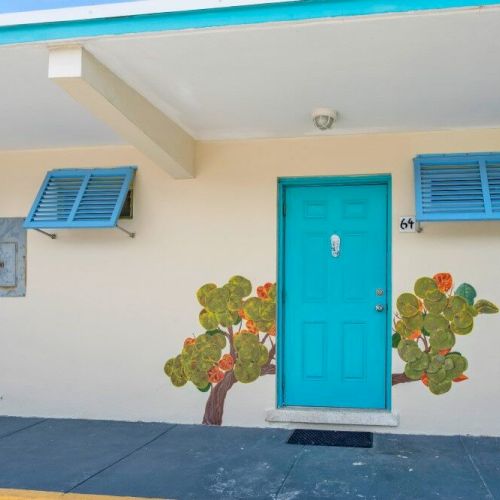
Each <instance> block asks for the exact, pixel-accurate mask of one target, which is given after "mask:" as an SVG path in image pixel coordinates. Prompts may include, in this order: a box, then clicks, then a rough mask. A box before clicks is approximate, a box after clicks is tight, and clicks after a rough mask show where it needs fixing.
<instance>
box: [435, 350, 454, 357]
mask: <svg viewBox="0 0 500 500" xmlns="http://www.w3.org/2000/svg"><path fill="white" fill-rule="evenodd" d="M450 351H451V349H441V350H440V351H438V353H439V354H440V355H441V356H446V355H447V354H448V353H449V352H450Z"/></svg>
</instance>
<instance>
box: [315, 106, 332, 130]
mask: <svg viewBox="0 0 500 500" xmlns="http://www.w3.org/2000/svg"><path fill="white" fill-rule="evenodd" d="M337 118H338V113H337V112H336V111H335V110H333V109H330V108H317V109H315V110H314V111H313V112H312V119H313V123H314V126H315V127H316V128H317V129H318V130H321V131H325V130H330V129H331V128H332V127H333V125H334V124H335V122H336V121H337Z"/></svg>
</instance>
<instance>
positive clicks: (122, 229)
mask: <svg viewBox="0 0 500 500" xmlns="http://www.w3.org/2000/svg"><path fill="white" fill-rule="evenodd" d="M116 227H117V228H118V229H119V230H120V231H123V232H124V233H126V234H128V235H129V237H130V238H135V233H132V232H131V231H127V230H126V229H125V228H124V227H121V226H119V225H118V224H117V225H116Z"/></svg>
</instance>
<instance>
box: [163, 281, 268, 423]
mask: <svg viewBox="0 0 500 500" xmlns="http://www.w3.org/2000/svg"><path fill="white" fill-rule="evenodd" d="M251 293H252V283H251V282H250V281H249V280H248V279H246V278H244V277H242V276H233V277H232V278H231V279H230V280H229V281H228V282H227V283H226V284H225V285H224V286H222V287H218V286H217V285H215V284H214V283H208V284H206V285H203V286H202V287H201V288H200V289H199V290H198V292H197V293H196V296H197V298H198V302H199V303H200V304H201V306H202V307H203V309H202V310H201V311H200V315H199V321H200V324H201V326H202V327H203V329H204V330H205V331H204V333H201V334H200V335H198V336H195V337H188V338H187V339H186V340H185V341H184V347H183V349H182V352H181V353H180V354H179V355H178V356H177V357H175V358H172V359H169V360H168V361H167V362H166V364H165V373H166V374H167V376H168V377H170V380H171V382H172V384H173V385H174V386H176V387H182V386H184V385H185V384H187V383H188V382H191V383H192V384H193V385H194V386H195V387H196V388H197V389H198V390H200V391H202V392H209V395H208V399H207V403H206V406H205V414H204V416H203V423H204V424H208V425H221V423H222V415H223V412H224V402H225V400H226V396H227V393H228V391H229V390H230V389H231V388H232V387H233V385H234V384H236V383H237V382H241V383H244V384H249V383H251V382H254V381H255V380H257V379H258V378H259V377H261V376H264V375H271V374H274V373H276V366H275V364H274V363H273V361H274V358H275V352H276V345H275V342H274V338H275V336H276V285H275V284H273V283H266V284H265V285H263V286H259V287H257V296H254V297H252V296H251Z"/></svg>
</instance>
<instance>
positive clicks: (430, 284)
mask: <svg viewBox="0 0 500 500" xmlns="http://www.w3.org/2000/svg"><path fill="white" fill-rule="evenodd" d="M433 290H437V285H436V282H435V281H434V280H433V279H432V278H427V277H424V278H419V279H418V280H417V281H416V282H415V287H414V291H415V295H417V296H418V297H420V298H421V299H424V298H425V297H426V295H427V293H428V292H430V291H433Z"/></svg>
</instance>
